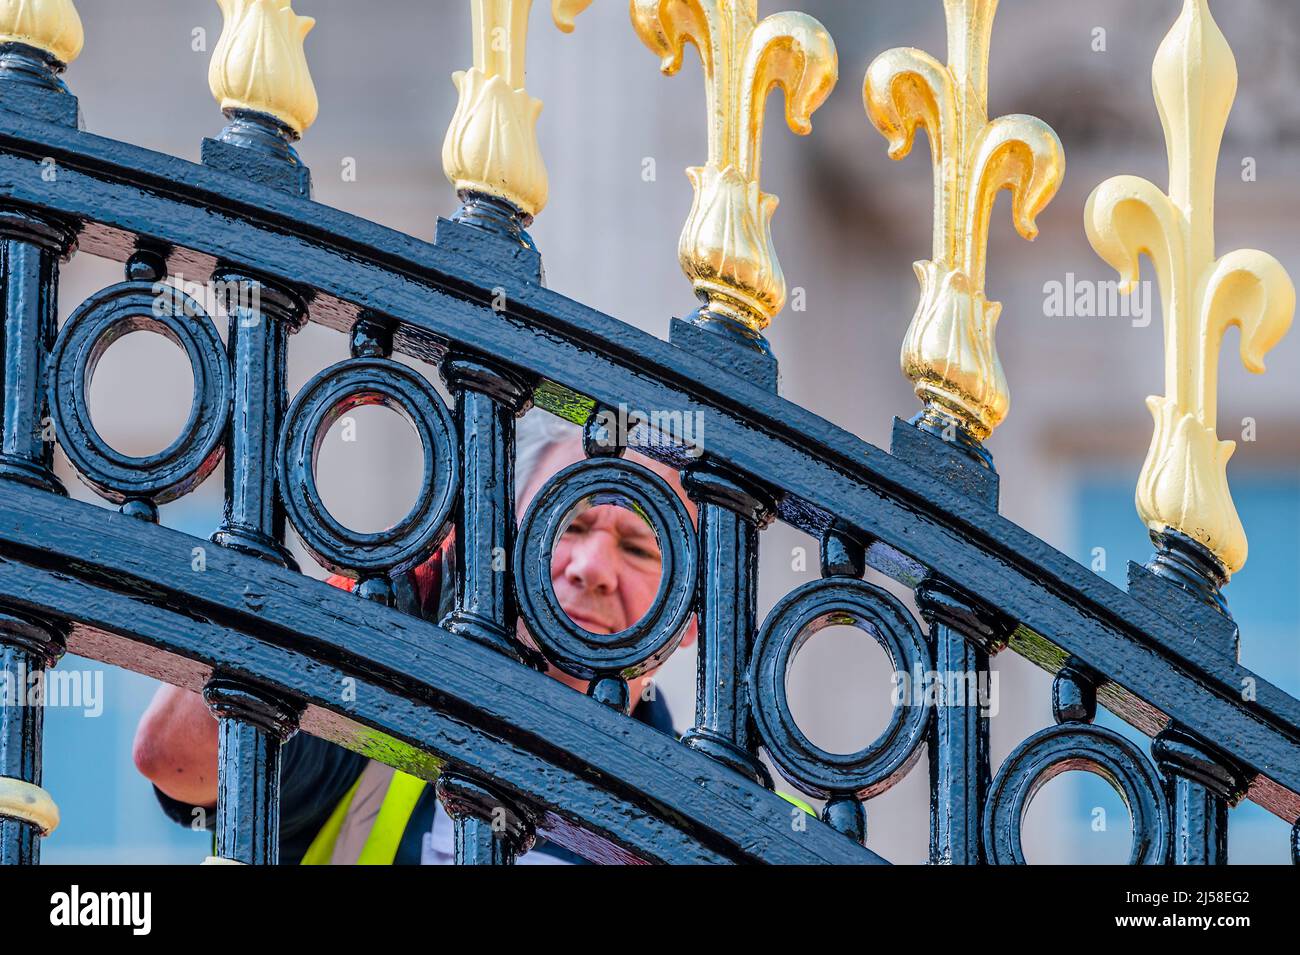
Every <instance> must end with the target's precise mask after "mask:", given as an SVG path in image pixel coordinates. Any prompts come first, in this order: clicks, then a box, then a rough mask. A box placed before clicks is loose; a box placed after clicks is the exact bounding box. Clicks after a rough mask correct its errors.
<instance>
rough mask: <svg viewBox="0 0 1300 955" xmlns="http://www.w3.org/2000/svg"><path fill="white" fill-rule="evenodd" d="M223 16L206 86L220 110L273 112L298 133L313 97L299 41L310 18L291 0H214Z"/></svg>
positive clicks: (308, 118) (309, 117)
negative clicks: (222, 24) (299, 11)
mask: <svg viewBox="0 0 1300 955" xmlns="http://www.w3.org/2000/svg"><path fill="white" fill-rule="evenodd" d="M217 5H218V6H219V7H221V13H222V15H223V16H224V18H225V26H224V27H223V28H222V30H221V39H219V40H218V41H217V46H216V49H215V50H213V51H212V63H211V65H210V66H209V67H208V86H210V87H211V88H212V95H213V96H214V97H216V100H217V102H218V103H220V104H221V108H222V109H223V110H229V109H246V110H250V111H252V112H255V113H265V114H267V115H269V116H274V117H275V118H276V119H278V120H279V121H280V122H282V123H284V124H285V125H286V126H288V127H289V128H290V129H291V130H293V132H294V133H295V134H297V135H299V136H301V135H302V134H303V133H304V132H306V131H307V127H308V126H310V125H311V124H312V123H313V122H315V121H316V112H317V109H318V107H319V103H318V101H317V99H316V87H315V86H314V85H313V84H312V81H311V72H310V71H309V70H308V69H307V55H306V53H304V52H303V41H304V40H305V39H306V38H307V34H308V33H310V32H311V28H312V27H313V26H315V25H316V21H315V20H313V19H312V18H311V17H300V16H298V14H296V13H294V12H293V0H217Z"/></svg>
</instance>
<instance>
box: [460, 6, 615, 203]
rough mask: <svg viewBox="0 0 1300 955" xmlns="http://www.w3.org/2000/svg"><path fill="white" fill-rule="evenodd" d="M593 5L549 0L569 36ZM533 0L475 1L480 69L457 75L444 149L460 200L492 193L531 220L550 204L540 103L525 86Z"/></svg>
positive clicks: (476, 64) (476, 54) (477, 64)
mask: <svg viewBox="0 0 1300 955" xmlns="http://www.w3.org/2000/svg"><path fill="white" fill-rule="evenodd" d="M590 5H591V0H551V16H552V18H553V19H554V20H555V25H556V26H557V27H559V28H560V29H561V30H563V31H564V32H566V33H568V32H570V31H572V30H573V21H574V18H575V17H576V16H577V15H578V14H579V13H581V12H582V11H583V10H585V9H586V8H587V7H588V6H590ZM532 6H533V0H470V7H471V12H472V15H473V29H474V65H473V67H471V68H470V69H468V70H458V71H456V72H455V73H453V74H452V77H451V78H452V82H454V83H455V84H456V90H457V92H458V93H459V94H460V98H459V100H458V101H457V104H456V112H455V114H454V115H453V116H452V119H451V125H450V126H449V127H448V128H447V138H446V139H445V140H444V141H443V145H442V167H443V171H444V172H446V174H447V178H448V179H449V180H451V183H452V184H453V185H454V186H455V187H456V192H457V193H458V194H460V195H461V196H462V197H463V196H465V195H466V194H469V193H477V194H481V195H486V196H494V197H496V198H498V199H503V200H505V201H506V202H508V203H510V205H512V206H513V207H514V208H515V209H517V210H518V211H519V213H520V214H521V215H522V216H523V218H524V220H525V221H526V220H529V219H531V218H532V217H533V216H535V215H537V214H538V213H539V212H541V211H542V208H543V207H544V206H545V205H546V199H547V192H548V189H549V185H548V182H547V177H546V165H545V164H544V163H543V162H542V153H541V149H540V148H539V147H538V145H537V117H538V116H539V115H540V114H541V112H542V101H541V100H539V99H536V98H535V97H533V96H530V95H529V94H528V91H527V90H525V89H524V51H525V48H526V46H527V42H528V13H529V11H530V10H531V9H532Z"/></svg>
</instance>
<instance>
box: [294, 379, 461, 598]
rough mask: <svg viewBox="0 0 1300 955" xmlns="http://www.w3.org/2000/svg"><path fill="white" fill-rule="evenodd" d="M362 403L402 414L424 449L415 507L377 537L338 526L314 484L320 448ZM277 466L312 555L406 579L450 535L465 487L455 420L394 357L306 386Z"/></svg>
mask: <svg viewBox="0 0 1300 955" xmlns="http://www.w3.org/2000/svg"><path fill="white" fill-rule="evenodd" d="M361 405H383V406H384V407H387V408H391V409H393V410H395V411H398V412H400V413H401V414H403V415H405V417H406V418H407V420H408V421H409V422H410V423H411V426H412V427H413V428H414V429H415V432H416V434H417V435H418V436H419V438H420V442H421V444H422V445H423V448H424V469H423V477H422V482H421V487H420V493H419V495H418V497H417V498H416V503H415V505H414V506H413V507H412V508H411V510H410V511H409V512H408V513H407V514H406V516H405V517H403V518H402V519H401V520H400V521H398V522H397V523H396V524H394V525H393V526H392V527H390V528H388V529H387V530H383V531H378V532H374V533H362V532H359V531H354V530H351V529H349V528H347V527H344V526H343V525H342V524H340V523H339V522H338V521H337V520H335V519H334V517H333V516H331V514H330V513H329V510H328V508H326V506H325V503H324V501H322V500H321V496H320V490H319V488H318V487H317V485H316V473H315V472H316V456H317V453H318V452H319V451H320V447H321V442H322V441H323V440H324V439H325V435H326V434H327V433H328V432H329V429H330V426H331V425H332V424H333V423H334V422H335V421H337V420H338V418H339V417H340V416H342V415H343V414H345V413H346V412H347V411H348V410H350V409H352V408H355V407H358V406H361ZM276 462H277V465H278V469H279V479H280V489H281V493H282V495H283V497H284V505H285V512H286V514H287V516H288V518H289V521H290V523H292V524H293V526H294V528H295V529H296V530H297V531H298V534H299V536H300V537H301V538H302V542H303V545H304V546H305V547H306V548H307V549H308V551H310V552H311V554H312V556H313V557H315V558H316V560H317V561H318V562H319V563H320V564H321V565H322V566H323V567H326V568H328V569H329V570H331V571H333V572H334V573H339V574H345V575H348V576H356V575H362V576H372V575H379V574H390V575H391V574H398V573H401V572H403V571H406V570H409V569H410V568H411V567H414V566H415V565H416V564H417V563H419V562H420V561H421V560H423V559H424V558H426V557H428V556H429V554H430V553H432V552H433V550H434V549H435V548H437V546H438V544H439V543H440V542H441V541H442V540H443V539H444V538H445V537H446V535H447V533H448V531H449V530H450V524H449V518H450V517H451V511H452V507H453V505H454V504H455V502H456V494H457V492H458V490H459V488H460V463H459V456H458V453H457V445H456V425H455V422H453V421H452V417H451V412H450V410H448V408H447V405H446V403H445V402H443V400H442V398H441V397H439V395H438V393H437V392H436V391H435V390H434V389H433V386H432V385H430V384H429V382H428V381H426V380H425V379H424V377H423V376H421V375H420V374H419V373H418V372H416V371H414V370H412V369H411V368H408V367H407V366H405V365H402V364H399V363H398V362H395V361H393V360H391V359H388V358H378V357H366V358H351V359H348V360H346V361H342V362H339V363H338V364H336V365H333V366H331V367H329V368H326V369H325V370H324V371H322V372H321V373H320V374H318V375H316V377H314V378H313V379H312V380H311V381H309V382H308V383H307V384H306V385H304V386H303V388H302V390H301V391H300V392H298V395H297V396H296V397H295V398H294V400H293V403H292V404H291V405H290V406H289V411H288V414H286V416H285V424H284V428H283V429H282V430H281V432H280V444H279V450H278V453H277V455H276Z"/></svg>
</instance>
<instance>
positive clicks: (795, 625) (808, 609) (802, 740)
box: [749, 578, 932, 798]
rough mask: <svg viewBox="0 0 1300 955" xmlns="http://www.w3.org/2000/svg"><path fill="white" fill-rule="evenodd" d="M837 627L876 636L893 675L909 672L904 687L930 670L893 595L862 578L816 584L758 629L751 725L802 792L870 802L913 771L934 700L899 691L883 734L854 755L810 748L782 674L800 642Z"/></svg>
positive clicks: (916, 630) (916, 629)
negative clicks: (869, 799)
mask: <svg viewBox="0 0 1300 955" xmlns="http://www.w3.org/2000/svg"><path fill="white" fill-rule="evenodd" d="M835 625H849V626H854V627H857V628H858V629H860V630H863V631H865V632H866V633H867V634H869V635H870V636H872V637H873V638H875V640H876V642H877V643H879V644H880V646H881V648H882V649H883V650H884V651H885V652H886V653H887V654H889V658H890V662H891V663H892V665H893V667H894V671H895V673H903V674H907V681H906V683H905V684H904V685H905V686H911V685H912V682H913V681H914V680H921V679H923V677H924V674H927V673H929V672H930V671H931V669H932V667H931V664H930V649H929V647H928V646H927V645H926V642H925V638H924V636H923V635H922V633H921V628H920V625H919V624H918V623H917V622H916V619H915V618H914V617H913V616H912V615H911V614H910V613H908V612H907V608H905V607H904V606H903V605H902V603H901V602H900V601H899V600H898V598H896V597H895V596H894V595H893V594H891V593H889V592H888V591H886V590H882V589H881V588H879V587H876V586H875V585H873V584H869V583H867V582H866V581H865V580H854V579H850V578H823V579H821V580H814V581H811V582H809V583H807V584H804V585H803V586H801V587H798V588H796V589H795V590H793V591H791V592H790V593H789V594H787V595H786V596H785V597H784V598H782V599H781V601H780V603H778V604H777V605H776V607H774V608H773V609H772V612H771V614H769V615H768V618H767V619H766V620H765V621H764V622H763V626H762V628H761V629H760V630H759V633H758V639H757V641H756V642H755V644H754V655H753V658H752V659H751V660H750V667H749V683H750V689H751V694H750V697H751V702H752V705H753V711H754V722H755V724H756V725H757V727H758V732H759V735H760V736H761V737H762V740H763V745H764V747H765V748H766V749H767V752H768V755H769V756H771V757H772V761H773V762H774V763H775V764H776V766H777V768H778V769H779V770H780V771H781V773H782V775H784V776H785V777H786V778H787V779H788V780H790V782H792V783H793V784H794V785H796V786H798V787H799V788H800V789H802V790H803V791H804V792H807V793H810V794H814V795H818V796H823V797H829V796H832V795H847V794H854V795H856V796H858V797H859V798H867V797H869V796H873V795H875V794H877V793H880V792H883V791H884V790H886V789H888V788H889V787H890V786H892V785H893V784H894V783H895V782H897V781H898V780H899V779H901V778H902V777H903V776H904V775H905V774H906V773H907V771H908V770H909V769H910V768H911V767H912V764H913V763H914V762H915V761H916V759H917V757H918V756H919V755H920V745H921V742H922V740H924V739H925V731H926V726H927V724H928V722H929V718H930V708H931V705H932V701H931V699H930V698H929V694H926V693H922V692H908V693H904V694H903V698H902V699H901V700H899V701H896V702H895V705H894V709H893V712H892V713H891V715H890V718H889V724H888V725H887V726H886V727H885V729H884V731H883V732H882V733H881V734H880V735H879V736H878V737H877V738H876V739H875V741H874V742H872V743H871V744H870V745H868V746H867V747H865V748H864V749H861V750H859V751H857V752H856V753H847V754H845V753H831V752H828V751H826V750H824V749H822V748H821V747H820V746H817V745H816V744H815V743H813V742H812V741H811V740H810V739H808V737H807V736H806V735H805V734H804V732H803V730H801V729H800V728H799V725H798V723H796V722H795V718H794V714H793V713H792V712H791V710H790V701H789V698H788V696H787V693H786V677H787V675H788V674H789V672H790V666H791V664H792V663H793V661H794V657H795V654H797V653H798V652H799V649H800V648H801V647H802V646H803V645H804V643H806V642H807V641H808V640H809V639H810V638H811V637H812V636H813V635H814V634H815V633H817V631H819V630H822V629H824V628H825V627H829V626H835Z"/></svg>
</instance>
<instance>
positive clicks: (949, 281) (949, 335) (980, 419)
mask: <svg viewBox="0 0 1300 955" xmlns="http://www.w3.org/2000/svg"><path fill="white" fill-rule="evenodd" d="M997 6H998V4H997V0H944V14H945V16H946V18H947V22H948V65H947V66H943V65H942V64H940V63H939V61H938V60H936V59H935V58H934V57H932V56H930V55H929V54H928V53H923V52H921V51H920V50H914V49H901V48H900V49H894V50H889V51H887V52H885V53H882V54H881V55H880V56H878V57H876V59H875V61H874V62H872V64H871V66H870V67H869V68H868V69H867V75H866V80H865V81H864V83H863V89H862V98H863V102H864V103H865V105H866V109H867V116H868V117H870V119H871V122H872V124H873V125H875V127H876V129H878V130H880V132H881V133H882V134H883V135H884V136H885V138H886V139H888V140H889V155H890V158H892V159H902V158H903V157H904V156H906V155H907V154H908V153H909V152H910V151H911V149H912V141H913V139H914V137H915V135H916V130H917V127H918V126H922V127H924V128H925V131H926V133H928V134H929V137H930V153H931V156H932V157H933V160H934V253H933V258H932V260H931V261H929V262H917V263H916V264H915V265H914V268H915V269H916V274H917V277H918V278H919V279H920V281H921V301H920V304H919V305H918V306H917V309H916V314H915V315H914V316H913V318H912V324H911V326H910V327H909V328H908V330H907V337H906V338H905V339H904V341H903V353H902V366H903V374H905V375H906V376H907V377H908V378H909V379H910V380H911V381H912V383H913V385H914V387H915V389H916V394H917V397H919V398H921V400H922V401H924V402H925V403H926V405H927V410H928V411H934V412H937V413H938V414H939V415H941V416H943V417H946V418H950V419H954V420H956V421H957V422H958V423H959V424H960V425H962V426H963V427H964V428H966V430H967V431H969V432H970V434H971V435H973V436H974V437H975V438H977V439H980V440H983V439H984V438H986V437H988V435H989V434H990V433H992V431H993V429H994V428H996V427H997V426H998V424H999V423H1001V421H1002V420H1003V419H1004V418H1005V417H1006V415H1007V410H1008V408H1009V406H1010V403H1011V396H1010V394H1009V392H1008V390H1007V382H1006V378H1005V377H1003V374H1002V364H1001V362H999V361H998V354H997V349H996V347H995V345H994V341H993V333H994V329H995V327H996V325H997V321H998V316H999V315H1000V314H1001V311H1002V304H1001V303H1000V302H990V301H989V300H988V299H986V298H985V297H984V277H985V262H986V259H987V255H988V232H989V219H990V217H991V215H992V212H993V203H994V200H995V199H996V198H997V194H998V192H999V191H1000V190H1002V189H1009V190H1011V196H1012V218H1013V220H1014V222H1015V226H1016V230H1017V231H1018V232H1019V233H1020V234H1021V235H1022V236H1024V237H1025V238H1026V239H1033V238H1034V236H1036V235H1037V234H1038V229H1037V226H1036V225H1035V224H1034V220H1035V219H1036V218H1037V217H1038V214H1039V213H1040V212H1041V211H1042V210H1043V209H1044V208H1045V207H1046V206H1047V204H1048V203H1049V202H1051V201H1052V197H1053V196H1055V195H1056V190H1057V189H1058V188H1059V187H1060V185H1061V180H1062V178H1064V176H1065V152H1064V150H1063V149H1062V148H1061V141H1060V140H1059V139H1057V137H1056V133H1054V132H1053V131H1052V129H1051V127H1050V126H1048V125H1047V124H1046V123H1044V122H1043V121H1042V120H1041V119H1038V118H1037V117H1034V116H1024V115H1020V114H1014V115H1008V116H1000V117H998V118H997V119H995V120H993V121H991V122H990V121H989V118H988V59H989V38H990V36H991V34H992V32H993V15H994V13H996V11H997Z"/></svg>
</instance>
